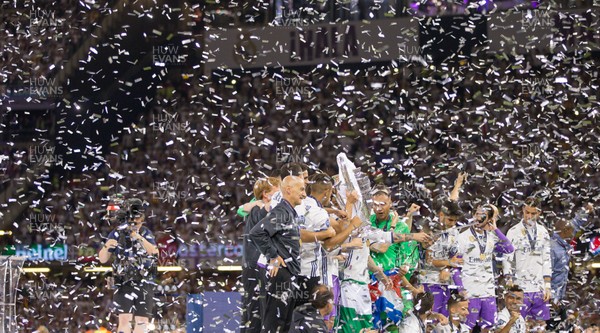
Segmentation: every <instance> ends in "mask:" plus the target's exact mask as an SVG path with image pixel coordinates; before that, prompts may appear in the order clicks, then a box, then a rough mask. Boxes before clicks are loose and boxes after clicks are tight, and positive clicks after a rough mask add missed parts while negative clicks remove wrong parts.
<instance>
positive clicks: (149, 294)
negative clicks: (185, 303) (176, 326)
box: [98, 198, 158, 333]
mask: <svg viewBox="0 0 600 333" xmlns="http://www.w3.org/2000/svg"><path fill="white" fill-rule="evenodd" d="M144 217H145V215H144V212H143V204H142V201H141V200H140V199H138V198H131V199H129V200H127V201H126V205H125V207H124V209H121V210H119V211H118V212H117V214H116V219H117V222H118V227H117V228H116V229H115V230H113V231H112V232H111V233H110V234H109V235H108V240H107V241H106V243H105V244H104V246H103V247H102V249H101V250H100V253H99V254H98V259H99V260H100V262H101V263H106V262H107V261H108V260H109V259H110V257H111V255H113V254H114V255H115V260H114V261H113V264H112V266H113V276H114V279H115V287H116V290H115V296H114V299H113V302H114V304H115V306H116V309H117V313H118V314H119V326H118V329H117V332H118V333H131V326H132V325H131V322H132V320H134V322H135V328H134V330H133V333H143V332H146V331H147V326H148V323H149V321H150V318H151V317H152V311H153V306H154V299H153V297H154V287H155V283H154V278H155V275H156V269H157V256H158V247H157V246H156V242H155V240H154V236H153V235H152V232H151V231H150V230H149V229H148V228H146V227H145V226H143V224H144V222H145V221H144Z"/></svg>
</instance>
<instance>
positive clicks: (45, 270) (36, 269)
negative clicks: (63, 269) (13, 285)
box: [23, 267, 50, 273]
mask: <svg viewBox="0 0 600 333" xmlns="http://www.w3.org/2000/svg"><path fill="white" fill-rule="evenodd" d="M23 273H50V268H48V267H28V268H23Z"/></svg>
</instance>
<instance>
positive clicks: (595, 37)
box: [488, 8, 600, 53]
mask: <svg viewBox="0 0 600 333" xmlns="http://www.w3.org/2000/svg"><path fill="white" fill-rule="evenodd" d="M598 14H600V9H599V8H592V9H587V10H584V9H581V10H568V11H555V10H542V9H539V10H525V11H520V12H513V11H509V12H500V13H497V14H495V15H493V16H491V17H490V18H488V39H489V40H490V44H489V45H490V51H491V52H518V53H522V52H524V51H526V50H530V49H532V48H535V47H538V48H542V49H546V48H547V49H548V50H549V51H550V52H553V53H559V52H572V51H575V50H589V51H593V50H598V49H599V46H598V45H599V43H600V32H599V29H598V23H599V22H598V21H599V18H598Z"/></svg>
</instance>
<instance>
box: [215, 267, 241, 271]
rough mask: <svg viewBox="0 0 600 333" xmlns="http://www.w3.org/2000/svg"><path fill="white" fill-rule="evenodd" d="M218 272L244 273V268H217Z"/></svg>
mask: <svg viewBox="0 0 600 333" xmlns="http://www.w3.org/2000/svg"><path fill="white" fill-rule="evenodd" d="M217 271H219V272H240V271H242V266H235V265H232V266H217Z"/></svg>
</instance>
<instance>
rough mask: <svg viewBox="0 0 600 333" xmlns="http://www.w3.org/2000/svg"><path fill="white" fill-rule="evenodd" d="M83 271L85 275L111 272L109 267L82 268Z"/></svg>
mask: <svg viewBox="0 0 600 333" xmlns="http://www.w3.org/2000/svg"><path fill="white" fill-rule="evenodd" d="M83 271H84V272H86V273H104V272H110V271H112V267H109V266H96V267H84V268H83Z"/></svg>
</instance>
